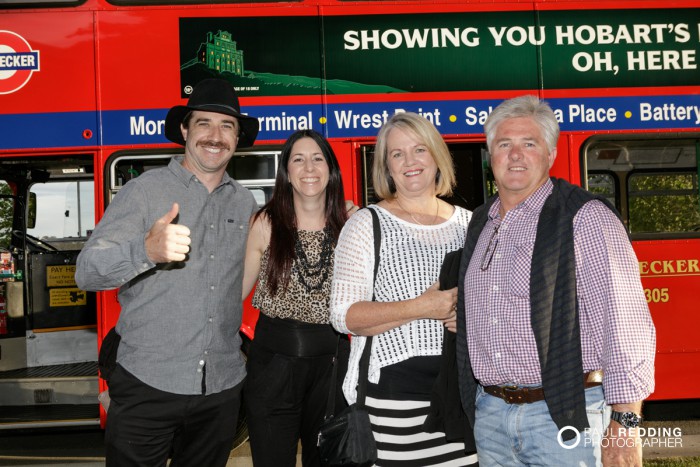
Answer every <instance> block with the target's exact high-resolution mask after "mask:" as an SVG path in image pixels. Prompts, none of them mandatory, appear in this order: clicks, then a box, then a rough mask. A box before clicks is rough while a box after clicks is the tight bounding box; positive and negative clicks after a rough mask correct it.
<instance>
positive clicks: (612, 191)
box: [588, 172, 619, 206]
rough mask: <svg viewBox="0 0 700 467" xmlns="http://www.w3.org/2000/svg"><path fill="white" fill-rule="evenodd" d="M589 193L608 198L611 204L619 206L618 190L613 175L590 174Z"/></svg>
mask: <svg viewBox="0 0 700 467" xmlns="http://www.w3.org/2000/svg"><path fill="white" fill-rule="evenodd" d="M588 191H590V192H591V193H595V194H597V195H600V196H602V197H604V198H606V199H607V200H608V201H610V204H612V205H613V206H617V205H618V204H619V203H618V202H617V188H616V187H615V175H614V174H611V173H593V172H589V173H588Z"/></svg>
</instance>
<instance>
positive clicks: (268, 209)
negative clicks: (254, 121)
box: [255, 130, 348, 295]
mask: <svg viewBox="0 0 700 467" xmlns="http://www.w3.org/2000/svg"><path fill="white" fill-rule="evenodd" d="M302 138H311V139H313V140H314V141H315V142H316V144H318V147H319V148H321V152H322V153H323V157H324V158H325V159H326V163H327V164H328V185H327V186H326V199H325V205H326V213H325V214H326V216H325V217H326V226H328V228H329V229H330V233H331V236H332V238H333V244H334V245H335V243H336V242H337V241H338V236H339V235H340V230H341V229H342V228H343V225H344V224H345V221H346V220H347V218H348V215H347V210H346V209H345V194H344V191H343V179H342V177H341V175H340V165H338V159H336V157H335V153H334V152H333V148H331V145H330V144H329V143H328V141H327V140H326V138H324V137H323V136H322V135H321V134H319V133H317V132H316V131H314V130H299V131H295V132H294V133H292V135H291V136H289V138H287V141H285V143H284V146H283V147H282V154H281V156H282V157H280V162H279V167H278V168H277V178H276V179H275V188H274V190H273V191H272V197H271V198H270V201H268V202H267V203H266V204H265V205H264V206H263V207H262V208H261V209H260V211H258V213H257V214H255V220H257V219H258V218H259V217H260V216H262V215H267V219H268V220H269V221H270V227H271V233H270V258H269V260H268V263H267V270H266V271H264V274H265V275H266V276H267V286H268V288H269V290H270V293H271V294H272V295H276V294H277V291H278V289H279V288H280V287H281V288H282V289H283V290H286V289H287V285H288V284H289V278H290V276H291V270H292V263H293V262H294V259H295V258H296V253H295V252H294V242H295V241H296V230H297V215H296V212H295V211H294V195H293V188H292V184H291V182H290V181H289V172H288V171H287V164H288V163H289V158H290V157H291V154H292V147H293V146H294V143H296V142H297V141H299V140H300V139H302Z"/></svg>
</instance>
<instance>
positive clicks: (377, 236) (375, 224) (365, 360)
mask: <svg viewBox="0 0 700 467" xmlns="http://www.w3.org/2000/svg"><path fill="white" fill-rule="evenodd" d="M366 209H369V212H370V213H371V214H372V229H373V230H374V279H375V280H376V278H377V271H378V270H379V250H380V247H381V241H382V231H381V228H380V225H379V216H377V212H376V211H375V210H374V209H370V208H366ZM372 301H374V291H372ZM338 345H340V336H338ZM371 350H372V336H369V337H367V339H366V340H365V348H364V350H363V351H362V356H361V357H360V377H359V381H358V387H357V405H358V406H359V407H364V405H365V397H366V395H367V379H368V377H369V356H370V352H371ZM337 376H338V347H336V349H335V356H334V357H333V372H332V374H331V383H330V384H329V385H328V402H327V403H326V413H325V414H324V416H323V419H324V420H326V419H328V418H330V417H332V416H333V413H334V412H335V384H336V381H337Z"/></svg>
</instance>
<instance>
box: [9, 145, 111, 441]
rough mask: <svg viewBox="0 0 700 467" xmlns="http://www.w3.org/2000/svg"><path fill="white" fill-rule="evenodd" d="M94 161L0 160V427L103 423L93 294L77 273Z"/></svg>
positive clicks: (89, 220)
mask: <svg viewBox="0 0 700 467" xmlns="http://www.w3.org/2000/svg"><path fill="white" fill-rule="evenodd" d="M93 158H94V155H93V154H90V153H86V154H73V155H64V154H62V155H60V156H58V155H56V156H52V155H45V156H43V155H32V156H17V157H12V156H9V157H3V159H2V165H1V166H0V212H1V213H2V214H1V217H0V260H1V264H2V269H1V270H0V280H1V281H2V282H0V429H2V428H17V427H25V426H32V427H34V426H38V425H39V426H52V425H89V424H96V423H98V422H99V411H98V406H97V404H96V397H97V310H96V302H95V294H94V293H90V292H86V291H84V290H80V289H79V288H78V287H77V286H76V283H75V277H74V274H75V264H76V259H77V256H78V253H79V252H80V249H81V248H82V246H83V244H84V243H85V241H86V240H87V236H88V233H89V232H90V231H91V230H92V229H93V228H94V224H95V211H94V208H95V203H94V180H93V174H94V167H93Z"/></svg>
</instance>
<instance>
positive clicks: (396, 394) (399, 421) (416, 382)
mask: <svg viewBox="0 0 700 467" xmlns="http://www.w3.org/2000/svg"><path fill="white" fill-rule="evenodd" d="M439 359H440V357H414V358H411V359H408V360H405V361H403V362H400V363H397V364H395V365H392V366H389V367H386V368H384V369H383V370H384V371H383V375H382V379H381V380H380V382H379V384H376V385H375V384H370V385H369V387H368V389H367V391H368V393H369V394H371V396H368V397H367V399H366V405H367V410H368V412H369V416H370V422H371V423H372V431H373V432H374V439H375V440H376V441H377V451H378V457H379V460H378V461H377V465H380V466H385V467H393V466H401V467H408V466H414V467H427V466H442V467H458V466H465V465H475V464H476V463H477V458H476V454H475V453H468V452H465V447H464V443H462V442H449V443H448V442H447V441H446V440H445V434H444V433H441V432H435V433H426V432H425V431H424V429H423V422H424V421H425V418H426V417H427V415H428V412H429V410H430V401H429V394H430V389H431V388H432V384H433V381H434V380H435V377H436V376H437V371H438V368H439Z"/></svg>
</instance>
